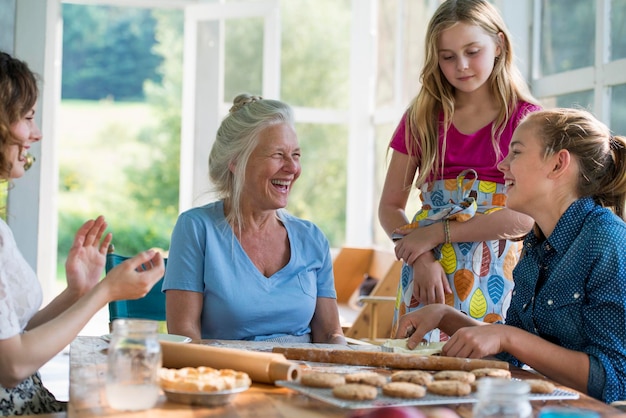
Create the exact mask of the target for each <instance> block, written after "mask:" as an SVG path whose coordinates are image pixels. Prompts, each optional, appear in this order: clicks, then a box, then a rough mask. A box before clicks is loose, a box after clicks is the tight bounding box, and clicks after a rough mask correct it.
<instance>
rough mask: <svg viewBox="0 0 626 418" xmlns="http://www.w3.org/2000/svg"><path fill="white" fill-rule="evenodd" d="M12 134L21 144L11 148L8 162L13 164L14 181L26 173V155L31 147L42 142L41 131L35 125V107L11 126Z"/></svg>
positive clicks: (11, 175)
mask: <svg viewBox="0 0 626 418" xmlns="http://www.w3.org/2000/svg"><path fill="white" fill-rule="evenodd" d="M11 132H13V135H15V137H16V138H17V139H18V141H19V144H15V145H12V146H11V147H10V148H9V155H8V160H9V161H10V162H11V173H10V177H11V178H12V179H17V178H20V177H22V176H23V175H24V172H25V171H26V170H25V169H24V165H25V164H26V154H28V150H29V149H30V147H31V145H32V144H33V143H35V142H37V141H39V140H41V131H40V130H39V127H38V126H37V123H35V108H34V107H33V108H32V109H31V110H30V111H29V112H28V113H27V114H26V115H25V116H24V117H23V118H22V119H20V120H18V121H17V122H15V123H14V124H13V125H12V126H11Z"/></svg>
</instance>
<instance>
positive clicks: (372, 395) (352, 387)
mask: <svg viewBox="0 0 626 418" xmlns="http://www.w3.org/2000/svg"><path fill="white" fill-rule="evenodd" d="M376 395H378V389H376V388H375V387H374V386H372V385H364V384H361V383H346V384H345V385H339V386H335V387H334V388H333V396H334V397H335V398H341V399H349V400H355V401H357V400H358V401H363V400H372V399H376Z"/></svg>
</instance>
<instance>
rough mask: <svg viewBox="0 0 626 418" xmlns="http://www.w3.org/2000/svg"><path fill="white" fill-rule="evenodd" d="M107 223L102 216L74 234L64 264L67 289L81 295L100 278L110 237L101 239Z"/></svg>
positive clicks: (84, 225) (109, 235)
mask: <svg viewBox="0 0 626 418" xmlns="http://www.w3.org/2000/svg"><path fill="white" fill-rule="evenodd" d="M106 228H107V223H106V222H105V221H104V217H103V216H98V218H96V219H95V220H93V219H90V220H88V221H87V222H85V223H84V224H83V225H82V226H81V227H80V228H79V229H78V231H77V232H76V236H75V237H74V243H73V244H72V247H71V248H70V251H69V253H68V256H67V261H66V262H65V272H66V275H67V285H68V288H69V289H70V290H72V291H74V292H77V295H79V296H80V295H82V294H84V293H85V292H87V291H88V290H90V289H91V288H92V287H94V286H95V285H96V284H97V283H98V281H100V278H101V277H102V271H103V270H104V265H105V263H106V253H107V249H108V247H109V244H110V243H111V239H112V235H111V234H110V233H109V234H106V235H105V236H104V238H102V236H103V234H104V231H105V230H106Z"/></svg>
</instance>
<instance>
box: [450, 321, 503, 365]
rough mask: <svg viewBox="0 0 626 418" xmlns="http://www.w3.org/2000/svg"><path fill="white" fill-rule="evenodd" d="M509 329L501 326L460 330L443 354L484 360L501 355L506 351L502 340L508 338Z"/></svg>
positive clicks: (452, 337) (473, 327) (451, 338)
mask: <svg viewBox="0 0 626 418" xmlns="http://www.w3.org/2000/svg"><path fill="white" fill-rule="evenodd" d="M507 328H508V327H507V326H506V325H500V324H488V326H482V327H481V326H472V327H465V328H460V329H459V330H458V331H457V332H455V333H454V334H453V335H452V336H451V337H450V340H449V341H448V342H447V343H446V345H444V346H443V348H442V350H441V352H442V354H443V355H445V356H450V357H463V358H483V357H486V356H491V355H494V354H497V353H500V352H501V351H504V349H503V342H502V340H503V338H506V330H507Z"/></svg>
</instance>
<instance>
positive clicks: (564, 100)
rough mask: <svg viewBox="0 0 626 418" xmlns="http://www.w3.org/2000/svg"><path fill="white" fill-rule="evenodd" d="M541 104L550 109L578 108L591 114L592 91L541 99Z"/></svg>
mask: <svg viewBox="0 0 626 418" xmlns="http://www.w3.org/2000/svg"><path fill="white" fill-rule="evenodd" d="M541 104H542V105H543V107H545V108H550V107H578V108H584V109H587V110H589V111H591V112H593V90H585V91H577V92H576V93H569V94H562V95H560V96H553V97H543V98H542V99H541Z"/></svg>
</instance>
